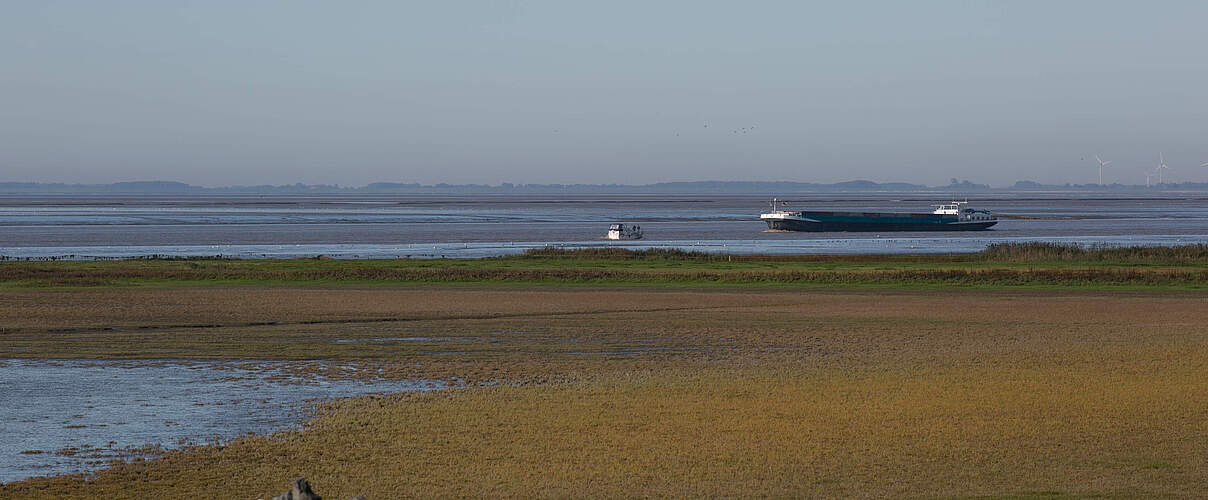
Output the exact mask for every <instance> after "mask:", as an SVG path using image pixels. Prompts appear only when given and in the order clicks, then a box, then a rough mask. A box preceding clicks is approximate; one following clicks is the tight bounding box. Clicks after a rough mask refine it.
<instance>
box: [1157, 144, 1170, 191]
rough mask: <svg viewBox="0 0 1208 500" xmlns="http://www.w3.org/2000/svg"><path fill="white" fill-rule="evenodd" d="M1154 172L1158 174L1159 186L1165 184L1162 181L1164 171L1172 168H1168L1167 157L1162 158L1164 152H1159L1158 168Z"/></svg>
mask: <svg viewBox="0 0 1208 500" xmlns="http://www.w3.org/2000/svg"><path fill="white" fill-rule="evenodd" d="M1154 170H1155V171H1156V172H1158V184H1162V183H1163V182H1164V181H1163V180H1162V171H1163V170H1170V167H1167V166H1166V157H1165V156H1162V152H1160V151H1159V152H1158V167H1157V168H1156V169H1154Z"/></svg>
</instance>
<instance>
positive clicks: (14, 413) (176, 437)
mask: <svg viewBox="0 0 1208 500" xmlns="http://www.w3.org/2000/svg"><path fill="white" fill-rule="evenodd" d="M253 366H254V369H251V367H249V365H248V363H224V362H163V361H154V362H121V363H109V362H89V361H57V362H40V361H22V360H8V361H3V360H0V408H4V411H2V412H0V482H7V481H13V480H17V479H22V478H26V477H30V476H43V475H51V474H59V473H70V472H87V471H92V470H96V469H98V468H100V467H104V466H105V464H106V463H107V462H108V461H109V460H112V459H115V458H122V457H123V453H122V449H124V448H125V447H128V446H143V445H159V446H162V447H164V448H166V449H170V448H173V447H176V446H178V445H179V443H180V440H181V439H188V440H194V441H197V442H204V441H207V440H210V439H213V438H222V439H227V438H232V437H237V436H240V435H244V434H247V433H258V434H263V433H270V432H274V431H277V430H282V429H287V428H289V427H290V426H292V425H295V424H297V423H298V422H300V421H301V420H302V419H303V417H305V416H306V415H307V407H308V405H307V402H309V401H314V400H316V399H325V398H338V397H347V396H356V395H363V394H371V393H381V392H398V391H408V390H427V389H435V388H440V387H441V385H440V384H436V383H411V382H391V381H379V382H364V381H354V380H327V379H321V378H312V379H306V380H300V379H297V378H290V377H284V376H283V374H282V372H281V370H280V368H281V366H283V364H282V363H270V362H258V363H254V364H253ZM23 452H24V453H23Z"/></svg>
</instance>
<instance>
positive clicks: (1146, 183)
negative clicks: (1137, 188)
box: [1145, 170, 1153, 187]
mask: <svg viewBox="0 0 1208 500" xmlns="http://www.w3.org/2000/svg"><path fill="white" fill-rule="evenodd" d="M1152 176H1153V172H1150V171H1148V170H1145V187H1149V178H1150V177H1152Z"/></svg>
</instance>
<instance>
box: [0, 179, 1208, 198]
mask: <svg viewBox="0 0 1208 500" xmlns="http://www.w3.org/2000/svg"><path fill="white" fill-rule="evenodd" d="M992 189H995V188H991V187H990V186H989V185H988V184H978V183H974V182H970V181H968V180H958V179H952V182H951V183H950V184H949V185H947V186H926V185H922V184H910V183H905V182H873V181H865V180H854V181H846V182H836V183H832V184H822V183H813V182H787V181H786V182H745V181H692V182H660V183H657V184H641V185H635V184H512V183H509V182H505V183H502V184H499V185H495V186H491V185H486V184H444V183H441V184H419V183H409V184H408V183H400V182H375V183H372V184H369V185H367V186H358V187H352V186H340V185H334V184H301V183H298V184H286V185H278V186H272V185H259V186H227V187H203V186H194V185H190V184H185V183H183V182H173V181H136V182H115V183H113V184H64V183H38V182H0V194H99V195H106V194H125V195H137V194H144V195H158V194H163V195H173V194H200V195H203V194H319V193H329V194H377V193H381V194H390V193H395V194H768V195H773V194H788V193H800V192H870V191H894V192H901V191H936V190H946V191H953V192H960V193H966V194H967V193H972V192H979V191H989V190H992ZM1205 189H1208V184H1205V183H1183V184H1164V185H1161V186H1154V187H1151V188H1147V187H1145V186H1130V185H1123V184H1110V185H1106V186H1100V185H1098V184H1063V185H1053V184H1040V183H1037V182H1032V181H1019V182H1016V183H1015V184H1014V185H1013V186H1011V187H1010V188H1006V190H1008V191H1042V190H1059V191H1070V190H1078V191H1113V190H1115V191H1120V190H1134V191H1135V190H1150V191H1156V190H1205Z"/></svg>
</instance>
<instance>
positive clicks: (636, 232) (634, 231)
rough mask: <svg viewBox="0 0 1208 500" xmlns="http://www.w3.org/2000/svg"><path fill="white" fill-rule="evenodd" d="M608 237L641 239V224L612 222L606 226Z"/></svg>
mask: <svg viewBox="0 0 1208 500" xmlns="http://www.w3.org/2000/svg"><path fill="white" fill-rule="evenodd" d="M608 239H610V240H640V239H642V226H635V225H633V224H613V225H611V226H608Z"/></svg>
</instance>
